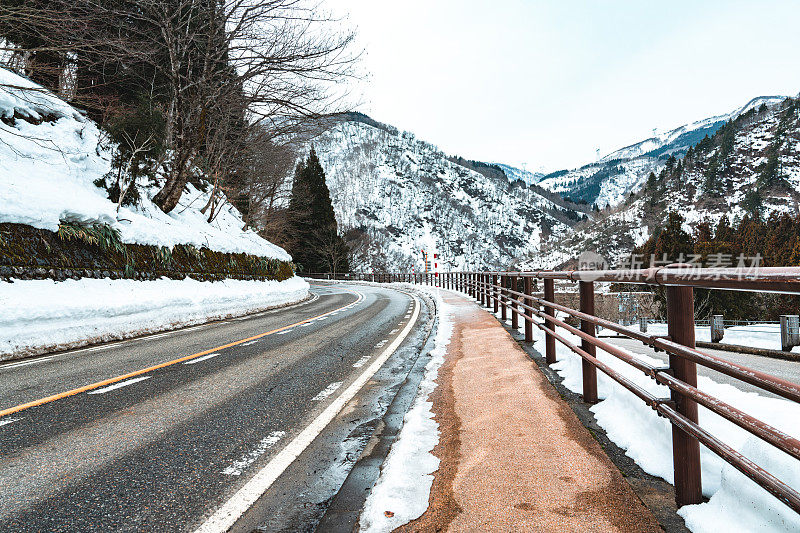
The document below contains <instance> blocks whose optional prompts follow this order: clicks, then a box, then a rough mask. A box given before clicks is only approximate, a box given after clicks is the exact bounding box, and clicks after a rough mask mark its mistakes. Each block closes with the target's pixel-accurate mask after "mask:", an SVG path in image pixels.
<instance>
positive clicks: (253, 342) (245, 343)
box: [239, 339, 261, 346]
mask: <svg viewBox="0 0 800 533" xmlns="http://www.w3.org/2000/svg"><path fill="white" fill-rule="evenodd" d="M260 340H261V339H256V340H254V341H249V342H243V343H242V344H240V345H239V346H252V345H253V344H255V343H257V342H258V341H260Z"/></svg>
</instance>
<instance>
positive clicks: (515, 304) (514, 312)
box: [509, 276, 519, 331]
mask: <svg viewBox="0 0 800 533" xmlns="http://www.w3.org/2000/svg"><path fill="white" fill-rule="evenodd" d="M509 281H510V282H511V283H510V285H511V290H512V291H516V290H518V289H519V283H518V282H519V278H518V277H517V276H511V277H510V278H509ZM509 296H510V297H511V329H513V330H514V331H517V330H518V329H519V298H518V297H517V295H516V294H510V295H509Z"/></svg>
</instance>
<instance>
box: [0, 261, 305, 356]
mask: <svg viewBox="0 0 800 533" xmlns="http://www.w3.org/2000/svg"><path fill="white" fill-rule="evenodd" d="M308 288H309V285H308V283H307V282H306V281H304V280H302V279H300V278H297V277H294V278H291V279H288V280H286V281H281V282H278V281H240V280H227V281H218V282H202V281H195V280H193V279H190V278H187V279H184V280H179V281H177V280H171V279H160V280H155V281H134V280H110V279H81V280H66V281H63V282H54V281H50V280H24V281H23V280H19V281H15V282H14V283H5V282H0V309H2V312H1V313H0V360H6V359H13V358H17V357H22V356H26V355H33V354H39V353H44V352H48V351H52V350H54V349H57V348H58V349H66V348H74V347H78V346H83V345H86V344H90V343H96V342H103V341H110V340H116V339H124V338H127V337H132V336H135V335H141V334H145V333H155V332H157V331H164V330H168V329H174V328H177V327H182V326H189V325H193V324H199V323H203V322H207V321H209V320H215V319H221V318H227V317H233V316H240V315H245V314H249V313H254V312H257V311H261V310H264V309H268V308H271V307H277V306H281V305H287V304H290V303H293V302H298V301H300V300H303V299H304V298H306V297H307V296H308Z"/></svg>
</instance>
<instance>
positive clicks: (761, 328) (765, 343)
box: [647, 322, 800, 353]
mask: <svg viewBox="0 0 800 533" xmlns="http://www.w3.org/2000/svg"><path fill="white" fill-rule="evenodd" d="M647 332H648V333H649V334H651V335H666V334H667V325H666V324H665V323H662V322H658V323H655V324H648V325H647ZM695 336H696V337H697V340H698V341H701V342H711V328H710V327H709V326H703V327H700V326H698V327H697V328H695ZM721 343H722V344H738V345H739V346H750V347H751V348H764V349H766V350H780V349H781V325H780V324H750V325H747V326H730V327H726V328H725V335H724V336H723V337H722V342H721ZM792 351H793V352H795V353H800V346H795V347H794V348H792Z"/></svg>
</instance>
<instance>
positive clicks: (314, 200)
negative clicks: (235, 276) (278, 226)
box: [288, 147, 350, 272]
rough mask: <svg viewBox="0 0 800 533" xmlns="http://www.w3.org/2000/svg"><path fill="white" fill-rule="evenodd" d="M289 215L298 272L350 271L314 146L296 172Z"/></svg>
mask: <svg viewBox="0 0 800 533" xmlns="http://www.w3.org/2000/svg"><path fill="white" fill-rule="evenodd" d="M289 216H290V221H291V224H292V226H293V228H292V239H291V242H290V244H289V246H288V248H289V252H290V253H291V254H292V258H293V260H294V262H295V263H296V264H297V265H298V266H299V268H300V270H301V271H304V272H343V271H348V270H349V267H350V266H349V261H348V255H349V250H348V248H347V245H346V243H345V242H344V239H343V238H342V236H341V235H339V231H338V226H337V223H336V216H335V215H334V212H333V204H332V203H331V195H330V191H329V190H328V186H327V185H326V184H325V171H324V170H323V169H322V165H321V164H320V162H319V158H318V157H317V154H316V152H315V151H314V148H313V147H312V148H311V152H310V153H309V155H308V159H306V161H304V162H303V163H300V164H299V165H298V166H297V170H296V171H295V177H294V182H293V183H292V198H291V200H290V202H289Z"/></svg>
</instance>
